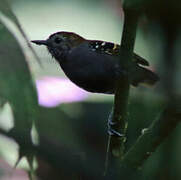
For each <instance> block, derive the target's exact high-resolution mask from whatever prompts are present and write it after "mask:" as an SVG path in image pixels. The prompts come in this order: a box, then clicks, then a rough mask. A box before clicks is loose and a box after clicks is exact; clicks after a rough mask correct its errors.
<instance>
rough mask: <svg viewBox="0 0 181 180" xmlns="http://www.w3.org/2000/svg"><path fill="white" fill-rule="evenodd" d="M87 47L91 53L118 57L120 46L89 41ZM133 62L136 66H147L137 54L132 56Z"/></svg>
mask: <svg viewBox="0 0 181 180" xmlns="http://www.w3.org/2000/svg"><path fill="white" fill-rule="evenodd" d="M89 46H90V48H91V49H92V50H93V51H97V52H100V53H105V54H109V55H113V56H118V54H119V48H120V46H119V45H118V44H115V43H111V42H105V41H96V40H95V41H90V42H89ZM133 61H135V62H136V63H137V64H141V65H143V66H149V63H148V61H147V60H145V59H144V58H142V57H141V56H139V55H138V54H135V53H134V54H133Z"/></svg>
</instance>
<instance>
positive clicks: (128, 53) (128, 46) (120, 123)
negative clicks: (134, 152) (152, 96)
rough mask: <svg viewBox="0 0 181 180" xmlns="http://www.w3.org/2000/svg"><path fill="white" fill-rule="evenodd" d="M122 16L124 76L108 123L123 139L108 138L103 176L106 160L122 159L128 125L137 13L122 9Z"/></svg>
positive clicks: (118, 82) (122, 65) (118, 83)
mask: <svg viewBox="0 0 181 180" xmlns="http://www.w3.org/2000/svg"><path fill="white" fill-rule="evenodd" d="M124 15H125V18H124V27H123V35H122V40H121V46H120V64H121V67H123V69H124V70H125V76H124V77H121V78H120V79H119V80H118V81H117V84H116V92H115V99H114V107H113V115H112V118H111V123H110V124H111V128H112V129H113V130H114V131H116V132H119V133H120V134H123V137H119V136H109V138H108V146H107V156H106V162H105V174H106V172H107V168H108V165H109V166H110V163H109V162H108V160H112V159H114V157H116V158H118V159H119V160H120V159H121V158H122V156H123V154H124V149H125V147H124V143H125V141H126V137H125V136H124V135H125V134H126V129H127V124H128V123H127V114H128V113H127V105H128V97H129V88H130V83H129V82H130V81H129V74H130V71H131V67H132V62H131V60H132V56H133V49H134V43H135V37H136V29H137V21H138V13H137V12H136V11H135V10H127V9H124ZM110 152H111V154H110ZM111 166H112V165H111Z"/></svg>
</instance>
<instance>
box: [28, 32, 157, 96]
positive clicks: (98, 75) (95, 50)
mask: <svg viewBox="0 0 181 180" xmlns="http://www.w3.org/2000/svg"><path fill="white" fill-rule="evenodd" d="M31 42H32V43H35V44H37V45H45V46H46V47H47V49H48V52H49V53H50V54H51V55H52V57H53V58H54V59H55V60H56V61H57V62H58V63H59V65H60V67H61V69H62V70H63V71H64V73H65V75H66V76H67V77H68V78H69V79H70V80H71V81H72V82H73V83H74V84H76V85H77V86H79V87H80V88H82V89H84V90H86V91H88V92H92V93H103V94H115V91H116V82H117V80H118V79H120V80H121V79H123V78H125V77H128V79H129V81H130V84H131V85H133V86H138V85H139V84H140V83H144V84H148V85H154V84H155V83H156V82H157V81H158V80H159V77H158V75H157V74H156V73H154V72H152V71H151V70H149V69H148V68H146V66H149V63H148V61H147V60H145V59H144V58H142V57H141V56H139V55H138V54H136V53H133V58H132V60H131V61H130V62H131V68H130V69H131V70H130V72H129V73H128V70H127V69H126V68H125V66H124V64H123V63H122V62H123V61H120V56H119V51H120V45H118V44H115V43H112V42H106V41H102V40H89V39H85V38H84V37H82V36H80V35H78V34H76V33H74V32H68V31H59V32H56V33H53V34H51V35H50V36H49V37H48V39H46V40H33V41H31ZM120 86H121V84H120Z"/></svg>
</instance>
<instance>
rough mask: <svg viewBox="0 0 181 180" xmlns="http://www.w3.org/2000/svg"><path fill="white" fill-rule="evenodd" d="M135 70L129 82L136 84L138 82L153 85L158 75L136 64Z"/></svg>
mask: <svg viewBox="0 0 181 180" xmlns="http://www.w3.org/2000/svg"><path fill="white" fill-rule="evenodd" d="M136 71H137V72H136V73H134V76H133V77H132V80H131V81H132V82H131V84H132V85H133V86H137V85H138V84H140V83H141V84H146V85H154V84H155V83H156V82H157V81H158V80H159V77H158V75H156V74H155V73H154V72H152V71H151V70H149V69H146V68H144V67H141V66H137V70H136Z"/></svg>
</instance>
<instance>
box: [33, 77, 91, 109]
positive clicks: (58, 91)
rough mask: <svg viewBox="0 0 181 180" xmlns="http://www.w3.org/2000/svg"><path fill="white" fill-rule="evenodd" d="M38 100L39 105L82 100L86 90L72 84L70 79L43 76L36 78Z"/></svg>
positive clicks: (55, 104)
mask: <svg viewBox="0 0 181 180" xmlns="http://www.w3.org/2000/svg"><path fill="white" fill-rule="evenodd" d="M36 87H37V90H38V102H39V104H40V105H41V106H45V107H55V106H58V105H59V104H61V103H71V102H76V101H82V100H84V99H86V98H87V97H88V95H89V93H88V92H86V91H84V90H83V89H81V88H79V87H77V86H76V85H74V84H73V83H72V82H71V81H70V80H68V79H64V78H60V77H43V78H41V79H38V80H36Z"/></svg>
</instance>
